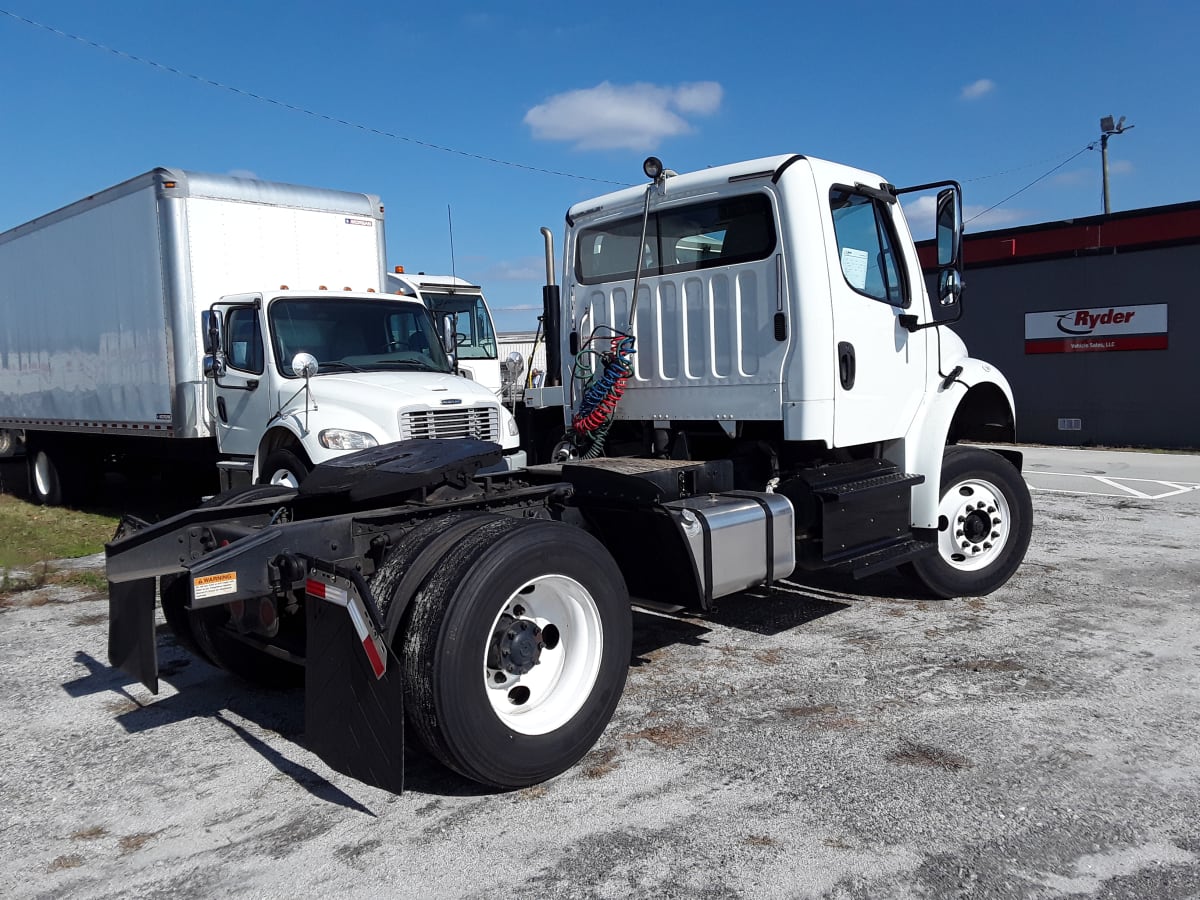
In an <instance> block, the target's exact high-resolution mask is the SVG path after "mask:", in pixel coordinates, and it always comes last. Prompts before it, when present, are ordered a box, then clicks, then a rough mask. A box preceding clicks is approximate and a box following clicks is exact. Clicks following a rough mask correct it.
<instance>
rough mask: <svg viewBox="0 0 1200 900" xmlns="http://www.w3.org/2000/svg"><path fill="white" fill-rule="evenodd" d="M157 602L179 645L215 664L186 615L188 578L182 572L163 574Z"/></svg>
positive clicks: (188, 590) (188, 592)
mask: <svg viewBox="0 0 1200 900" xmlns="http://www.w3.org/2000/svg"><path fill="white" fill-rule="evenodd" d="M158 593H159V603H160V605H161V606H162V611H163V618H164V619H166V620H167V627H168V628H170V629H171V633H172V634H174V635H175V639H176V640H177V641H178V642H179V644H180V646H182V647H183V648H184V649H186V650H187V651H188V652H189V653H191V654H192V655H193V656H196V657H199V658H200V659H202V660H204V661H205V662H206V663H210V664H212V665H216V664H215V663H213V661H212V658H211V657H210V656H209V655H208V654H207V653H205V652H204V648H203V647H201V646H200V643H199V641H197V640H196V635H195V632H193V631H192V622H191V618H190V616H189V615H188V609H187V604H188V601H189V600H190V599H191V590H190V586H189V584H188V578H187V576H186V575H183V574H173V575H163V576H162V577H161V578H160V579H159V580H158Z"/></svg>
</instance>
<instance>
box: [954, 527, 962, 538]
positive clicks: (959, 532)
mask: <svg viewBox="0 0 1200 900" xmlns="http://www.w3.org/2000/svg"><path fill="white" fill-rule="evenodd" d="M954 536H955V537H962V536H963V530H962V529H961V528H960V529H958V531H956V532H954Z"/></svg>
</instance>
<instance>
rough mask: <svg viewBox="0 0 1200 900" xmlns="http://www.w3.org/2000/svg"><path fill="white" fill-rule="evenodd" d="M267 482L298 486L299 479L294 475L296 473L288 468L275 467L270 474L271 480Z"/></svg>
mask: <svg viewBox="0 0 1200 900" xmlns="http://www.w3.org/2000/svg"><path fill="white" fill-rule="evenodd" d="M267 483H268V484H282V485H284V486H285V487H290V488H298V487H300V479H299V478H297V477H296V473H295V472H292V471H291V470H290V469H276V470H275V472H274V473H273V474H272V475H271V480H270V481H269V482H267Z"/></svg>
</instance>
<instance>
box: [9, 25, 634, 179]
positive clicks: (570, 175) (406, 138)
mask: <svg viewBox="0 0 1200 900" xmlns="http://www.w3.org/2000/svg"><path fill="white" fill-rule="evenodd" d="M0 15H5V16H8V17H9V18H10V19H14V20H16V21H18V22H21V23H23V24H25V25H29V26H32V27H34V28H40V29H42V30H43V31H48V32H50V33H51V34H55V35H58V36H59V37H64V38H68V39H70V40H72V41H77V42H78V43H80V44H84V45H86V46H88V47H92V48H94V49H96V50H103V51H105V52H106V53H111V54H113V55H114V56H119V57H121V58H122V59H128V60H132V61H133V62H139V63H142V64H143V65H147V66H150V67H152V68H155V69H161V70H162V71H164V72H169V73H170V74H172V75H178V76H179V77H181V78H189V79H191V80H192V81H197V82H199V83H200V84H206V85H208V86H210V87H215V88H220V89H221V90H224V91H229V92H230V93H233V94H239V95H241V96H243V97H249V98H250V99H252V100H258V101H259V102H261V103H270V104H272V105H274V106H278V107H280V108H282V109H286V110H290V111H291V112H298V113H302V114H303V115H306V116H311V117H312V118H314V119H322V120H324V121H326V122H332V123H334V124H336V125H345V126H346V127H348V128H356V129H358V130H359V131H365V132H367V133H368V134H374V135H378V136H379V137H385V138H391V139H393V140H397V141H404V142H406V143H409V144H413V145H415V146H418V147H424V148H426V149H427V150H440V151H442V152H443V153H453V154H456V155H458V156H465V157H467V158H468V159H475V160H479V161H481V162H488V163H493V164H494V165H498V166H508V167H509V168H513V169H523V170H525V171H527V172H537V173H538V174H541V175H555V176H558V177H560V178H575V179H578V180H579V181H592V182H595V183H597V184H612V185H616V186H618V187H628V186H629V185H628V184H627V183H626V182H623V181H610V180H608V179H606V178H595V177H593V176H591V175H576V174H575V173H573V172H559V171H557V170H555V169H543V168H541V167H539V166H530V165H526V164H524V163H517V162H512V161H510V160H507V159H498V158H497V157H494V156H485V155H484V154H482V153H472V152H470V151H468V150H459V149H457V148H455V147H445V146H442V145H441V144H434V143H432V142H430V141H423V140H420V139H419V138H414V137H409V136H407V135H403V134H396V133H395V132H393V131H384V130H383V129H381V128H374V127H372V126H370V125H363V124H360V123H358V122H351V121H350V120H349V119H342V118H339V117H337V116H332V115H329V114H328V113H321V112H315V111H314V110H311V109H306V108H305V107H303V106H297V105H295V104H294V103H288V102H286V101H284V100H277V99H275V98H274V97H268V96H266V95H264V94H256V93H254V92H253V91H247V90H244V89H243V88H239V87H235V86H234V85H231V84H224V83H223V82H220V81H215V80H213V79H211V78H206V77H204V76H203V75H196V74H193V73H192V72H185V71H183V70H182V69H176V68H175V67H174V66H168V65H166V64H164V63H160V62H157V61H155V60H153V59H147V58H146V57H143V56H135V55H134V54H132V53H127V52H126V51H124V50H118V49H117V48H115V47H109V46H107V45H105V44H101V43H100V42H99V41H93V40H91V39H89V38H85V37H81V36H80V35H77V34H71V33H70V32H69V31H63V30H62V29H60V28H55V27H54V26H53V25H46V24H44V23H42V22H38V21H35V20H34V19H28V18H26V17H25V16H22V15H18V14H17V13H14V12H11V11H10V10H7V9H0Z"/></svg>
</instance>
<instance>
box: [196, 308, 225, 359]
mask: <svg viewBox="0 0 1200 900" xmlns="http://www.w3.org/2000/svg"><path fill="white" fill-rule="evenodd" d="M200 330H201V331H202V332H203V333H204V352H205V353H211V354H212V355H213V356H216V355H217V354H219V353H220V352H221V316H220V314H219V313H217V312H216V311H215V310H212V309H207V310H205V311H204V312H202V313H200Z"/></svg>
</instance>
